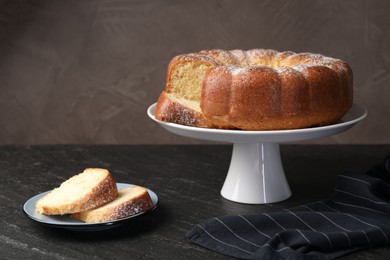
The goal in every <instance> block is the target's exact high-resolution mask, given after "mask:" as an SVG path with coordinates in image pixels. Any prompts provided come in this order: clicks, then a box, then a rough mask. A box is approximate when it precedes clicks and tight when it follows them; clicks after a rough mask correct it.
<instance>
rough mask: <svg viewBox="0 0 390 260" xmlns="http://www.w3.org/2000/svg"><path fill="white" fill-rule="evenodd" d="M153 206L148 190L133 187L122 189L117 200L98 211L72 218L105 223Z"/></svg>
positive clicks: (80, 213) (83, 213) (94, 210)
mask: <svg viewBox="0 0 390 260" xmlns="http://www.w3.org/2000/svg"><path fill="white" fill-rule="evenodd" d="M152 206H153V203H152V200H151V198H150V196H149V193H148V191H147V189H145V188H143V187H140V186H131V187H129V188H124V189H120V190H119V196H118V198H117V199H116V200H114V201H112V202H110V203H108V204H106V205H104V206H102V207H99V208H97V209H93V210H88V211H84V212H79V213H75V214H72V215H71V216H72V217H73V218H76V219H80V220H82V221H84V222H87V223H94V222H103V221H108V220H115V219H121V218H124V217H127V216H131V215H134V214H137V213H141V212H144V211H146V210H148V209H150V208H152Z"/></svg>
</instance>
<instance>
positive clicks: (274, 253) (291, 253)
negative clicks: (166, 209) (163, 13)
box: [187, 154, 390, 259]
mask: <svg viewBox="0 0 390 260" xmlns="http://www.w3.org/2000/svg"><path fill="white" fill-rule="evenodd" d="M187 237H188V238H189V239H190V240H191V241H192V242H194V243H196V244H198V245H201V246H203V247H205V248H208V249H211V250H214V251H216V252H219V253H222V254H225V255H228V256H232V257H236V258H244V259H333V258H336V257H340V256H342V255H345V254H347V253H350V252H353V251H356V250H359V249H363V248H368V247H373V246H380V245H384V244H387V243H389V240H390V154H389V155H387V157H386V158H385V159H384V160H383V161H382V162H380V163H379V164H378V165H376V166H375V167H374V168H372V169H371V170H370V171H368V172H367V173H343V174H341V175H339V177H338V179H337V183H336V188H335V191H334V194H333V196H332V197H331V198H330V199H328V200H324V201H318V202H314V203H310V204H306V205H302V206H299V207H296V208H292V209H286V210H283V211H281V212H272V213H259V214H253V215H239V216H225V217H219V218H212V219H209V220H206V221H204V222H202V223H200V224H198V225H197V226H196V227H194V228H193V229H192V230H191V231H190V232H188V233H187Z"/></svg>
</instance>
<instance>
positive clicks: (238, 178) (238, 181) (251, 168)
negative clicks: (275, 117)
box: [147, 104, 367, 204]
mask: <svg viewBox="0 0 390 260" xmlns="http://www.w3.org/2000/svg"><path fill="white" fill-rule="evenodd" d="M155 108H156V104H153V105H151V106H150V107H149V109H148V111H147V113H148V115H149V117H150V118H151V119H153V120H154V121H155V122H157V123H158V124H159V125H160V126H162V127H163V128H165V129H166V130H167V131H169V132H171V133H174V134H177V135H181V136H185V137H190V138H196V139H202V140H209V141H220V142H229V143H233V153H232V158H231V162H230V166H229V170H228V173H227V176H226V179H225V183H224V184H223V187H222V190H221V194H222V196H223V197H224V198H226V199H228V200H231V201H235V202H240V203H247V204H264V203H274V202H279V201H283V200H285V199H287V198H289V197H290V196H291V190H290V187H289V185H288V182H287V179H286V177H285V174H284V169H283V165H282V161H281V158H280V151H279V143H283V142H297V141H304V140H310V139H315V138H321V137H326V136H331V135H335V134H338V133H341V132H344V131H346V130H348V129H349V128H351V127H352V126H354V125H355V124H356V123H358V122H359V121H361V120H362V119H364V118H365V117H366V116H367V110H366V109H365V108H364V107H362V106H361V105H358V104H353V106H352V107H351V109H350V110H349V111H348V113H347V114H346V115H345V116H344V117H343V118H342V119H341V120H340V122H339V123H336V124H332V125H327V126H321V127H312V128H303V129H292V130H272V131H243V130H225V129H209V128H198V127H191V126H185V125H179V124H174V123H167V122H163V121H159V120H157V119H155V117H154V112H155Z"/></svg>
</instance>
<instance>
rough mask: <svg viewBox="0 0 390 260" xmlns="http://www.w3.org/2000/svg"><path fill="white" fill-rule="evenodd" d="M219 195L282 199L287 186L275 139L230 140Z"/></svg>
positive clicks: (254, 200) (287, 193)
mask: <svg viewBox="0 0 390 260" xmlns="http://www.w3.org/2000/svg"><path fill="white" fill-rule="evenodd" d="M221 195H222V196H223V197H224V198H226V199H228V200H231V201H235V202H240V203H247V204H264V203H273V202H278V201H282V200H285V199H287V198H289V197H290V196H291V190H290V187H289V185H288V182H287V180H286V177H285V175H284V170H283V165H282V161H281V159H280V151H279V144H278V143H234V145H233V153H232V159H231V162H230V167H229V171H228V173H227V176H226V179H225V183H224V185H223V187H222V190H221Z"/></svg>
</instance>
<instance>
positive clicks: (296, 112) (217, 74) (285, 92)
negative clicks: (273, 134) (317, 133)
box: [155, 49, 353, 130]
mask: <svg viewBox="0 0 390 260" xmlns="http://www.w3.org/2000/svg"><path fill="white" fill-rule="evenodd" d="M352 78H353V76H352V70H351V68H350V67H349V65H348V64H347V63H346V62H344V61H342V60H339V59H334V58H330V57H326V56H323V55H320V54H313V53H294V52H291V51H285V52H278V51H275V50H271V49H253V50H249V51H243V50H231V51H224V50H204V51H200V52H197V53H191V54H183V55H178V56H176V57H174V58H173V59H172V60H171V62H170V64H169V66H168V73H167V82H166V88H165V91H163V92H162V93H161V95H160V97H159V99H158V102H157V106H156V111H155V117H156V119H158V120H162V121H166V122H172V123H177V124H183V125H189V126H196V127H206V128H226V129H243V130H281V129H294V128H304V127H311V126H321V125H327V124H332V123H336V122H337V121H339V120H340V119H341V118H342V116H343V115H344V114H345V113H346V112H347V111H348V110H349V109H350V107H351V106H352V100H353V85H352V81H353V79H352Z"/></svg>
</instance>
